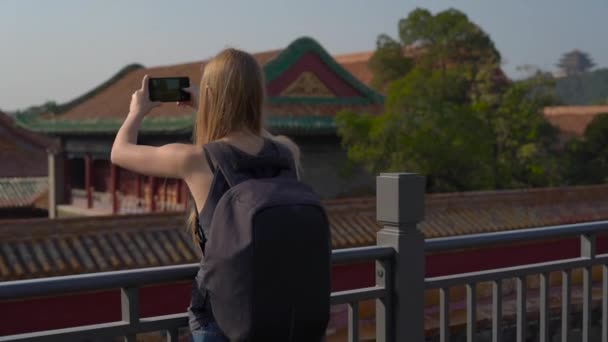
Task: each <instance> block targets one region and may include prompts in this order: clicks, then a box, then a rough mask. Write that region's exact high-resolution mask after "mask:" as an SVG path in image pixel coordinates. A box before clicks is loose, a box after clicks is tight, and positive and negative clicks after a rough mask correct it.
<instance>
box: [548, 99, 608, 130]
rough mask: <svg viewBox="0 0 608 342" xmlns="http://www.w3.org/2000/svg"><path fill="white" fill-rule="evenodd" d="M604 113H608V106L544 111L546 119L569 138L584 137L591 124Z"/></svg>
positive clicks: (568, 107) (550, 108)
mask: <svg viewBox="0 0 608 342" xmlns="http://www.w3.org/2000/svg"><path fill="white" fill-rule="evenodd" d="M604 113H608V105H602V106H554V107H546V108H545V109H544V110H543V114H544V116H545V118H547V120H548V121H549V122H550V123H551V124H552V125H553V126H555V127H556V128H558V129H559V130H560V131H561V132H562V133H563V134H564V135H565V136H566V137H567V138H571V137H581V136H583V135H584V134H585V129H586V128H587V126H588V125H589V123H591V121H592V120H593V119H594V118H595V117H596V116H598V115H599V114H604Z"/></svg>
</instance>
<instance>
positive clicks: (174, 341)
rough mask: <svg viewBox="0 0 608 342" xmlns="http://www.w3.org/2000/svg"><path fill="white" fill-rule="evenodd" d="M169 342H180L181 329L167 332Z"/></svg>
mask: <svg viewBox="0 0 608 342" xmlns="http://www.w3.org/2000/svg"><path fill="white" fill-rule="evenodd" d="M166 337H167V342H178V341H179V329H177V328H174V329H170V330H167V332H166Z"/></svg>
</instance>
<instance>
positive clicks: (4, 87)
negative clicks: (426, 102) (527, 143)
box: [0, 0, 608, 111]
mask: <svg viewBox="0 0 608 342" xmlns="http://www.w3.org/2000/svg"><path fill="white" fill-rule="evenodd" d="M261 3H263V5H262V4H261ZM416 7H423V8H428V9H429V10H431V11H432V12H433V13H436V12H438V11H441V10H444V9H447V8H456V9H458V10H461V11H463V12H464V13H466V14H467V15H468V16H469V18H470V19H471V20H472V21H473V22H475V23H477V24H478V25H479V26H481V27H482V28H483V29H484V30H485V31H486V32H487V33H488V34H489V35H490V36H491V38H492V39H493V40H494V42H495V44H496V47H497V48H498V50H499V51H500V52H501V54H502V57H503V61H504V63H503V68H504V70H505V71H506V73H507V74H508V75H509V76H510V77H518V76H520V75H521V74H519V73H518V72H517V71H516V68H517V66H519V65H524V64H530V65H537V66H538V67H540V68H541V69H543V70H546V71H555V70H556V68H555V66H554V65H555V63H556V62H557V61H558V59H559V58H560V56H561V55H562V54H563V53H565V52H567V51H571V50H573V49H579V50H582V51H585V52H587V53H589V55H590V56H591V57H592V59H593V60H594V62H595V63H596V67H608V47H607V46H606V45H605V44H601V42H602V41H604V40H605V37H603V35H602V33H603V31H602V30H600V29H598V27H599V26H600V24H601V23H602V22H603V20H604V16H605V15H606V14H608V1H604V0H586V1H585V2H578V3H577V2H574V1H571V0H538V1H535V2H534V3H528V2H526V1H524V0H512V1H508V2H505V1H481V0H460V1H458V2H456V1H449V0H436V1H421V0H418V1H409V2H407V3H403V2H400V1H397V0H382V1H376V2H373V3H370V2H369V1H365V0H336V1H333V2H331V3H325V2H324V1H321V0H310V1H307V2H289V3H287V2H284V1H280V0H265V1H263V2H257V3H255V5H253V4H252V3H249V2H245V1H235V2H230V3H219V2H211V1H195V0H183V1H171V2H167V1H164V2H161V1H144V0H137V1H135V0H134V1H129V2H120V3H118V2H111V3H108V2H105V1H101V0H91V1H87V2H82V1H79V0H55V1H44V0H4V1H0V42H2V48H3V51H2V54H1V55H0V56H1V59H0V61H2V62H1V63H0V75H1V76H2V77H3V82H2V83H1V84H0V109H3V110H6V111H13V110H16V109H23V108H25V107H28V106H30V105H38V104H42V103H44V102H46V101H51V100H52V101H57V102H59V103H62V102H65V101H69V100H71V99H73V98H76V97H78V96H80V95H82V94H84V93H85V92H87V91H89V90H91V89H92V88H94V87H96V86H98V85H99V84H100V83H102V82H103V81H105V80H107V79H108V78H110V77H111V76H113V75H114V74H115V73H116V72H118V71H119V70H120V69H121V68H123V67H124V66H126V65H128V64H131V63H140V64H143V65H144V66H146V67H153V66H160V65H170V64H179V63H187V62H194V61H199V60H204V59H205V58H207V57H209V56H211V55H213V54H214V53H216V52H217V51H219V50H220V49H222V48H224V47H226V46H234V47H237V48H241V49H245V50H247V51H250V52H260V51H267V50H274V49H281V48H284V47H285V46H286V45H287V44H289V43H290V42H292V41H293V40H295V39H297V38H298V37H301V36H310V37H312V38H314V39H316V40H317V41H318V42H319V43H320V44H321V45H323V47H324V48H325V49H327V50H328V51H329V53H330V54H333V55H335V54H343V53H353V52H361V51H369V50H373V49H374V48H375V41H376V37H377V36H378V35H379V34H381V33H386V34H389V35H391V36H393V37H396V36H397V21H398V20H399V19H400V18H404V17H406V16H407V14H408V13H409V12H410V11H411V10H413V9H414V8H416Z"/></svg>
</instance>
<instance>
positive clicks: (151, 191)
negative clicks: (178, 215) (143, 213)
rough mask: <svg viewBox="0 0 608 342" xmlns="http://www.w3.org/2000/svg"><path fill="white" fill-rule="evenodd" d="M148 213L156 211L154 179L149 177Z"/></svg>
mask: <svg viewBox="0 0 608 342" xmlns="http://www.w3.org/2000/svg"><path fill="white" fill-rule="evenodd" d="M150 198H151V203H150V211H151V212H155V211H156V177H154V176H150Z"/></svg>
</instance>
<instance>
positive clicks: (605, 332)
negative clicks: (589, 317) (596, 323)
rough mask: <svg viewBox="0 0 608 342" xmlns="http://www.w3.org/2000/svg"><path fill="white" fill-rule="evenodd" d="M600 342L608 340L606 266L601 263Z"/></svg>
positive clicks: (607, 283) (607, 274)
mask: <svg viewBox="0 0 608 342" xmlns="http://www.w3.org/2000/svg"><path fill="white" fill-rule="evenodd" d="M602 342H608V266H607V265H602Z"/></svg>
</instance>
